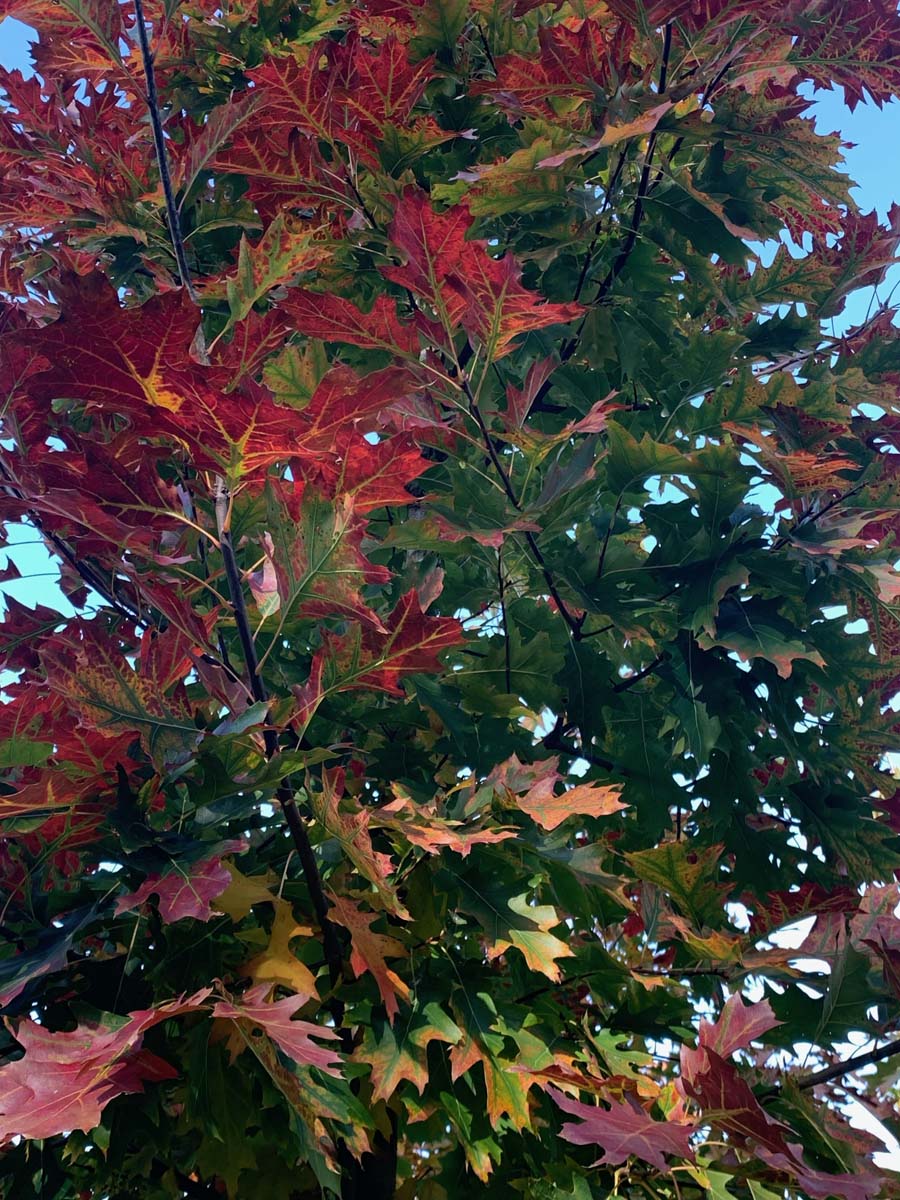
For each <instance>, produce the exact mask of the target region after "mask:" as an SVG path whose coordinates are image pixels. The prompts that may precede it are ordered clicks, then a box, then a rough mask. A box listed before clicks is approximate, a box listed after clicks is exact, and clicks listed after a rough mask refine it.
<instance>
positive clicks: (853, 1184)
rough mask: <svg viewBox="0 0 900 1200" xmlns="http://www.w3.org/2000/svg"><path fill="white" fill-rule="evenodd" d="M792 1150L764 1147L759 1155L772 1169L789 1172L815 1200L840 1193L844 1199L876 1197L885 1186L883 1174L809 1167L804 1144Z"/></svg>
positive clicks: (792, 1145) (863, 1199)
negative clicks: (837, 1171)
mask: <svg viewBox="0 0 900 1200" xmlns="http://www.w3.org/2000/svg"><path fill="white" fill-rule="evenodd" d="M790 1151H791V1153H790V1154H789V1155H788V1154H781V1153H777V1152H775V1151H772V1150H769V1149H767V1148H766V1147H762V1148H761V1150H760V1158H761V1159H762V1160H763V1162H765V1163H766V1164H767V1166H769V1167H771V1168H772V1170H774V1171H777V1172H779V1173H784V1174H786V1175H788V1177H789V1178H790V1180H791V1182H794V1181H796V1182H797V1183H798V1184H799V1185H800V1187H801V1188H802V1189H803V1191H804V1192H806V1193H807V1194H808V1195H809V1196H811V1197H812V1198H813V1200H828V1198H829V1197H832V1196H840V1197H841V1198H842V1200H874V1197H876V1196H878V1195H880V1194H881V1192H882V1189H883V1188H884V1183H885V1180H884V1175H883V1174H878V1175H875V1174H873V1173H872V1172H870V1171H854V1172H853V1173H852V1174H850V1173H847V1174H831V1173H829V1172H827V1171H818V1170H816V1169H815V1168H814V1167H810V1166H809V1165H808V1164H807V1163H806V1162H805V1161H804V1158H803V1147H802V1146H801V1145H798V1144H797V1143H796V1142H794V1143H791V1145H790Z"/></svg>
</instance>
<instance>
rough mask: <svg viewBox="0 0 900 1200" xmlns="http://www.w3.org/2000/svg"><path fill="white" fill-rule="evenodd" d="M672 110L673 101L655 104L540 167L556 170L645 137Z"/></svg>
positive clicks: (543, 161)
mask: <svg viewBox="0 0 900 1200" xmlns="http://www.w3.org/2000/svg"><path fill="white" fill-rule="evenodd" d="M671 108H672V101H671V100H664V101H663V102H662V103H661V104H655V105H654V106H653V107H652V108H649V109H647V111H646V112H642V113H640V114H639V115H638V116H636V117H635V118H634V119H633V120H631V121H623V122H622V123H621V124H616V125H607V126H606V128H605V129H604V130H603V133H602V135H601V136H600V137H599V138H595V139H593V140H592V141H588V142H585V143H584V145H582V146H572V147H570V148H569V149H568V150H563V151H562V152H561V153H559V154H552V155H550V156H549V157H548V158H545V159H543V160H542V161H541V162H540V163H538V166H539V167H542V168H544V169H545V170H549V169H555V168H557V167H561V166H562V165H563V163H566V162H568V161H569V159H571V158H578V157H580V156H581V155H584V154H594V153H596V151H598V150H605V149H606V147H607V146H615V145H618V143H619V142H624V141H627V139H628V138H633V137H643V136H644V135H645V134H648V133H652V132H653V130H654V129H655V128H656V127H657V125H658V124H659V123H660V121H661V120H662V118H663V117H664V116H665V115H666V113H667V112H668V111H669V110H670V109H671Z"/></svg>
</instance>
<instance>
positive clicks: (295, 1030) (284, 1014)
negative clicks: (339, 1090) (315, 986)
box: [213, 983, 341, 1076]
mask: <svg viewBox="0 0 900 1200" xmlns="http://www.w3.org/2000/svg"><path fill="white" fill-rule="evenodd" d="M270 991H271V988H270V986H269V984H267V983H261V984H258V985H257V986H256V987H252V988H250V989H248V991H246V992H245V993H244V995H243V996H242V997H241V998H240V1000H237V1001H235V1002H233V1003H232V1002H231V1001H229V1000H220V1001H219V1002H218V1003H217V1004H216V1005H215V1007H214V1008H213V1016H214V1017H218V1018H220V1019H221V1020H229V1021H241V1022H245V1023H246V1024H247V1025H248V1026H253V1027H255V1028H258V1029H262V1030H263V1031H264V1032H265V1033H266V1034H267V1035H268V1036H269V1037H270V1038H271V1039H272V1041H273V1042H274V1043H275V1044H276V1045H277V1046H278V1048H279V1049H280V1050H282V1051H283V1052H284V1053H285V1054H286V1055H287V1056H288V1058H291V1059H293V1060H294V1062H296V1063H302V1064H304V1065H306V1066H310V1067H318V1068H319V1069H320V1070H322V1071H324V1072H325V1073H326V1074H328V1075H338V1076H339V1075H340V1073H341V1072H340V1059H338V1058H336V1057H335V1054H334V1052H333V1051H332V1050H326V1049H325V1048H324V1047H322V1046H317V1045H316V1044H315V1042H313V1041H312V1040H311V1039H312V1038H320V1039H324V1040H326V1041H328V1040H332V1041H333V1040H336V1039H337V1036H338V1035H337V1033H335V1031H334V1030H333V1029H327V1028H325V1027H324V1026H322V1025H313V1024H312V1023H311V1022H310V1021H294V1020H292V1019H291V1018H292V1017H293V1015H294V1013H295V1012H297V1010H298V1009H300V1008H302V1007H303V1006H304V1004H306V1003H307V1001H308V1000H309V996H304V995H301V994H296V995H293V996H286V997H285V998H284V999H283V1000H274V1001H270V1000H266V999H264V997H265V996H266V995H267V994H268V993H269V992H270Z"/></svg>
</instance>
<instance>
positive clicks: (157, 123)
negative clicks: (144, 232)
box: [134, 0, 199, 304]
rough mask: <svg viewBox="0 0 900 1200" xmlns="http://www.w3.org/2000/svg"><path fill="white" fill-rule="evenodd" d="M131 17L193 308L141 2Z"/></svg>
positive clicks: (161, 172)
mask: <svg viewBox="0 0 900 1200" xmlns="http://www.w3.org/2000/svg"><path fill="white" fill-rule="evenodd" d="M134 16H135V23H136V24H137V35H138V45H139V46H140V50H141V62H142V63H143V67H144V78H145V79H146V81H147V110H148V112H149V114H150V125H151V128H152V129H153V144H154V146H155V147H156V162H157V165H158V167H159V179H160V183H162V189H163V196H164V198H165V203H166V223H167V224H168V226H169V236H170V237H171V239H172V248H173V249H174V251H175V261H176V262H177V263H178V274H179V275H180V277H181V284H182V287H183V288H184V289H185V291H186V292H187V294H188V295H189V296H190V298H191V299H192V300H193V301H194V303H195V304H197V303H199V297H198V295H197V293H196V291H195V290H194V284H193V282H192V280H191V271H190V268H189V267H188V262H187V253H186V251H185V248H184V239H183V237H182V236H181V221H180V220H179V217H178V208H177V207H176V204H175V193H174V191H173V189H172V176H171V175H170V174H169V159H168V156H167V154H166V136H165V134H164V133H163V127H162V118H161V116H160V113H159V97H158V95H157V91H156V72H155V71H154V69H153V54H152V53H151V50H150V43H149V42H148V40H147V23H146V21H145V19H144V6H143V3H142V0H134Z"/></svg>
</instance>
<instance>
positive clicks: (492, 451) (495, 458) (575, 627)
mask: <svg viewBox="0 0 900 1200" xmlns="http://www.w3.org/2000/svg"><path fill="white" fill-rule="evenodd" d="M460 378H461V386H462V390H463V391H464V392H465V395H466V399H467V400H468V402H469V412H470V413H471V414H472V417H473V419H474V421H475V423H476V425H477V426H478V428H479V430H480V432H481V437H482V440H483V441H484V445H485V449H486V450H487V452H488V456H489V458H490V460H491V462H492V463H493V466H494V470H495V471H496V472H497V474H498V476H499V477H500V482H501V483H502V484H503V490H504V491H505V492H506V495H507V497H508V498H509V502H510V504H511V505H512V506H513V508H514V509H515V510H516V512H522V511H523V510H522V505H521V504H520V502H519V498H518V496H517V495H516V492H515V488H514V487H513V485H512V483H511V481H510V478H509V475H508V474H507V473H506V468H505V467H504V465H503V463H502V462H501V460H500V456H499V454H498V453H497V448H496V446H495V445H494V439H493V438H492V437H491V433H490V430H489V429H488V427H487V424H486V422H485V419H484V417H483V416H482V413H481V409H480V408H479V407H478V401H477V400H476V399H475V397H474V396H473V395H472V389H471V388H470V387H469V381H468V380H467V379H466V378H465V376H461V377H460ZM525 541H526V543H527V545H528V549H529V550H530V551H531V556H532V558H533V559H534V561H535V562H536V563H537V565H538V566H539V567H540V569H541V572H542V574H543V576H544V579H545V581H546V583H547V590H548V591H549V592H550V595H551V596H552V597H553V602H554V604H555V605H556V607H557V609H558V610H559V613H560V616H561V617H562V618H563V620H564V621H565V623H566V624H567V625H568V627H569V630H570V632H571V634H572V637H573V639H574V640H575V641H576V642H579V641H581V627H582V625H583V624H584V619H583V618H582V617H576V616H575V615H574V613H572V611H571V610H570V609H569V607H568V605H567V604H566V602H565V600H563V598H562V596H561V595H560V593H559V589H558V588H557V586H556V580H555V579H554V578H553V572H552V571H551V570H550V567H549V565H548V563H547V560H546V558H544V552H543V550H541V548H540V546H539V545H538V542H537V538H536V537H535V536H534V534H533V533H532V532H531V531H530V530H525Z"/></svg>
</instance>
